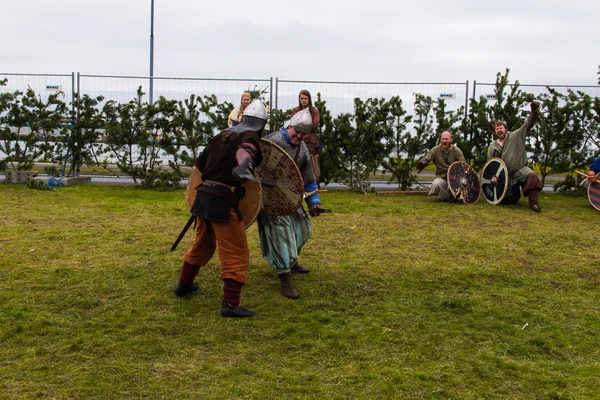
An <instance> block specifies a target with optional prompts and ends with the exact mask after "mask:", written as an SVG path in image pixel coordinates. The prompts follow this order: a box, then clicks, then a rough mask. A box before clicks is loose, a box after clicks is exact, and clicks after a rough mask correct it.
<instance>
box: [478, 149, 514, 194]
mask: <svg viewBox="0 0 600 400" xmlns="http://www.w3.org/2000/svg"><path fill="white" fill-rule="evenodd" d="M509 180H510V179H509V177H508V169H507V168H506V164H504V161H502V159H500V158H497V157H494V158H491V159H490V160H489V161H488V162H487V163H486V164H485V166H484V167H483V171H481V178H480V181H481V193H482V194H483V197H484V198H485V200H486V201H487V202H488V203H490V204H499V203H500V202H501V201H502V199H504V196H506V194H507V193H508V184H509Z"/></svg>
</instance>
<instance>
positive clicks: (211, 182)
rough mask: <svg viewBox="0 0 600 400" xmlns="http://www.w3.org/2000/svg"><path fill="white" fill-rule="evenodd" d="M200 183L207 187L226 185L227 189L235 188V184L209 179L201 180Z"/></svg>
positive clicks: (233, 190) (232, 189) (233, 189)
mask: <svg viewBox="0 0 600 400" xmlns="http://www.w3.org/2000/svg"><path fill="white" fill-rule="evenodd" d="M202 184H203V185H206V186H208V187H215V186H223V187H226V188H227V189H229V190H231V191H232V192H235V191H236V190H237V187H235V186H231V185H228V184H226V183H223V182H219V181H211V180H210V179H209V180H206V181H204V182H202Z"/></svg>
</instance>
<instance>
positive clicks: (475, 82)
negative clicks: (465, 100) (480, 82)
mask: <svg viewBox="0 0 600 400" xmlns="http://www.w3.org/2000/svg"><path fill="white" fill-rule="evenodd" d="M476 88H477V81H476V80H474V81H473V100H476V98H475V89H476Z"/></svg>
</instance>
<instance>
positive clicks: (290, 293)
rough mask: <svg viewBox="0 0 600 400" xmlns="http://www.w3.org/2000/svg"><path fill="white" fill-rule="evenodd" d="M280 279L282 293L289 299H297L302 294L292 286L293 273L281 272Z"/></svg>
mask: <svg viewBox="0 0 600 400" xmlns="http://www.w3.org/2000/svg"><path fill="white" fill-rule="evenodd" d="M279 280H280V281H281V294H283V295H284V296H285V297H287V298H288V299H292V300H296V299H297V298H298V297H300V295H299V294H298V292H297V291H296V289H294V287H293V286H292V273H291V272H286V273H285V274H279Z"/></svg>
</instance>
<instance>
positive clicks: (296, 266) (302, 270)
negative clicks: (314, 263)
mask: <svg viewBox="0 0 600 400" xmlns="http://www.w3.org/2000/svg"><path fill="white" fill-rule="evenodd" d="M292 272H293V273H295V274H308V273H309V272H310V270H309V269H308V268H306V267H303V266H302V265H300V264H298V263H296V264H294V266H293V267H292Z"/></svg>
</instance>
